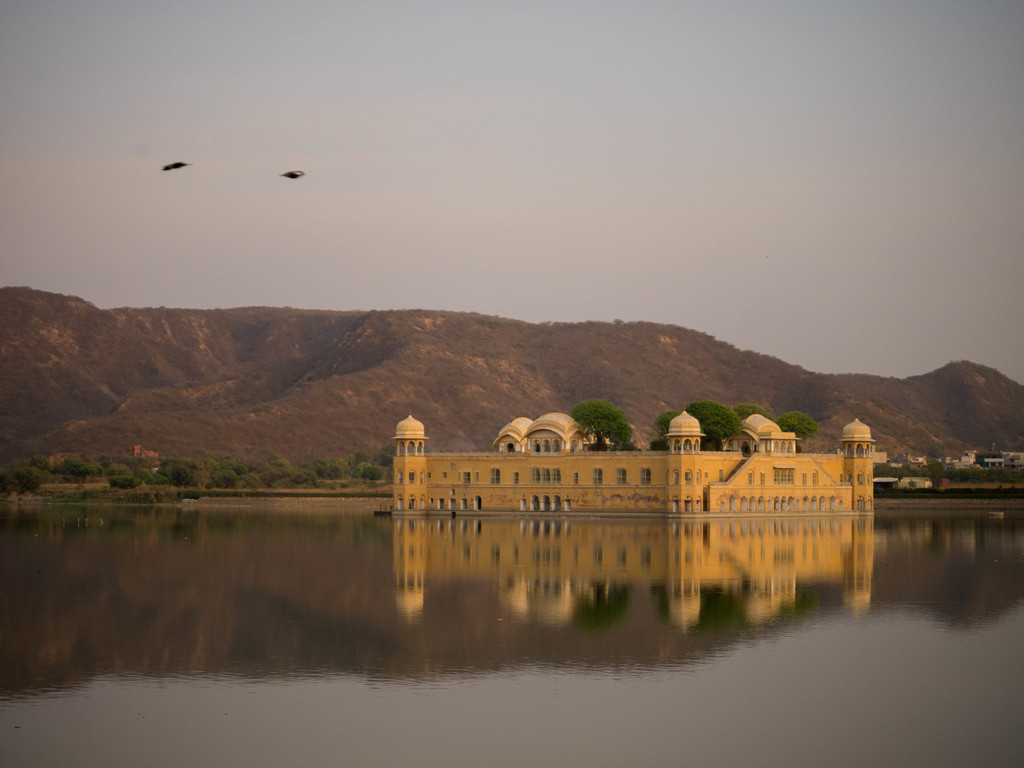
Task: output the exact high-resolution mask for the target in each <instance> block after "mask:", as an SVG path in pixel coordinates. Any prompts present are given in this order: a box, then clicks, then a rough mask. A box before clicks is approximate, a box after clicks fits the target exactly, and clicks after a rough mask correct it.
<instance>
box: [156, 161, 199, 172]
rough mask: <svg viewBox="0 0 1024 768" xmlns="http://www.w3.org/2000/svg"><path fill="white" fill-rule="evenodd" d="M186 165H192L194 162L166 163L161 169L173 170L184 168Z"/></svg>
mask: <svg viewBox="0 0 1024 768" xmlns="http://www.w3.org/2000/svg"><path fill="white" fill-rule="evenodd" d="M186 165H192V163H171V164H170V165H165V166H164V167H163V168H162V169H161V170H164V171H173V170H176V169H177V168H184V167H185V166H186Z"/></svg>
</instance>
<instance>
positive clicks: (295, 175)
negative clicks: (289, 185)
mask: <svg viewBox="0 0 1024 768" xmlns="http://www.w3.org/2000/svg"><path fill="white" fill-rule="evenodd" d="M281 175H282V176H285V177H287V178H289V179H297V178H299V176H305V175H306V172H305V171H288V173H282V174H281Z"/></svg>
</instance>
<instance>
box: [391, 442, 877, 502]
mask: <svg viewBox="0 0 1024 768" xmlns="http://www.w3.org/2000/svg"><path fill="white" fill-rule="evenodd" d="M872 466H873V464H872V459H871V457H870V456H848V455H845V454H807V453H797V454H790V455H773V454H754V455H752V456H749V457H746V456H744V455H743V454H741V453H739V452H703V451H701V452H697V453H665V452H650V451H629V452H590V451H580V452H575V453H569V452H561V453H525V452H523V453H512V454H506V453H433V454H432V453H423V454H418V455H400V456H396V457H395V462H394V468H395V487H394V497H393V503H394V511H395V512H399V513H400V512H409V513H419V514H431V513H434V514H448V515H450V514H451V513H452V512H458V511H470V510H472V511H482V512H513V511H515V512H531V511H533V512H551V511H556V512H557V511H564V512H574V513H593V514H599V513H605V514H624V513H627V514H628V513H665V512H669V513H679V514H688V513H694V514H696V513H718V512H725V513H740V512H762V511H763V512H815V511H870V510H871V509H872V508H873V491H872V477H871V471H872ZM595 470H600V472H601V475H602V477H601V480H602V482H601V483H595V482H594V479H595V477H594V476H595ZM536 472H539V473H540V476H539V480H537V481H535V477H536V474H535V473H536ZM621 473H624V481H623V482H620V481H619V480H620V478H619V474H621ZM556 477H558V478H560V480H558V481H556V480H555V478H556ZM548 478H550V479H548Z"/></svg>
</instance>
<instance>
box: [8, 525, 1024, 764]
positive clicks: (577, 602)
mask: <svg viewBox="0 0 1024 768" xmlns="http://www.w3.org/2000/svg"><path fill="white" fill-rule="evenodd" d="M4 514H5V516H6V517H5V518H4V519H3V520H2V522H0V569H2V576H3V583H4V585H5V590H4V596H3V599H2V601H0V627H3V631H2V633H0V670H2V672H0V762H3V763H5V764H11V765H67V764H70V763H72V762H73V763H74V764H76V765H86V766H89V765H97V766H99V765H104V766H109V765H140V764H145V765H155V766H160V765H167V766H171V765H182V764H188V763H191V764H212V763H216V764H220V765H271V764H281V763H287V764H303V765H336V764H338V763H344V764H351V765H394V764H396V763H399V762H405V761H415V762H417V763H419V764H421V765H480V764H483V763H486V764H490V765H498V766H502V765H520V764H523V762H527V761H528V762H531V763H533V764H538V765H557V764H564V763H572V764H576V763H579V762H582V761H585V762H587V763H589V764H594V765H622V764H626V763H629V764H634V765H664V764H675V763H678V762H679V761H680V759H682V758H681V757H680V756H681V755H685V756H686V759H687V760H695V759H699V760H700V761H701V762H702V763H704V764H708V765H736V764H744V763H746V764H751V763H757V764H778V765H783V764H785V765H792V764H797V765H801V764H808V765H809V764H821V761H822V760H825V761H826V762H828V763H829V764H833V765H855V764H858V765H859V764H863V763H864V762H866V761H871V762H876V763H883V764H901V765H962V764H967V763H970V764H982V765H1011V764H1014V765H1015V764H1017V761H1018V759H1019V749H1018V743H1019V742H1018V740H1017V739H1016V722H1017V719H1018V715H1019V712H1020V711H1022V709H1021V708H1022V705H1024V693H1022V692H1024V662H1022V661H1021V658H1020V654H1019V641H1020V638H1021V637H1024V605H1022V597H1024V523H1022V522H1021V521H1020V520H1018V519H1015V518H1013V517H1012V516H1009V515H1008V517H1007V518H1006V519H1001V520H995V519H988V518H983V519H979V520H973V519H966V520H965V519H960V520H950V519H941V513H939V515H940V519H935V520H913V521H887V520H878V521H873V520H872V519H871V518H857V517H853V516H844V517H837V518H832V517H829V516H824V517H821V518H807V517H803V518H763V517H762V518H756V517H755V518H745V519H741V520H735V521H728V522H722V521H720V520H715V519H708V520H704V521H699V522H697V523H692V524H688V523H686V522H682V521H676V522H671V521H668V522H666V521H663V520H645V521H637V522H628V523H611V522H595V521H586V520H556V519H551V520H547V521H533V520H529V521H519V520H514V519H507V520H505V519H501V520H499V519H485V520H480V521H477V520H474V519H472V518H467V519H456V520H443V521H437V520H431V521H426V520H424V521H418V520H413V521H395V522H392V521H390V520H388V519H386V518H383V519H382V518H374V517H369V516H327V515H317V516H309V515H300V514H287V515H282V514H276V515H275V514H270V515H264V514H257V513H253V512H249V513H248V514H237V515H236V514H232V513H216V514H205V513H194V512H192V513H189V512H180V511H177V510H173V511H162V512H156V513H154V512H151V511H140V512H125V510H124V509H123V508H114V507H90V508H89V509H81V510H76V509H62V510H58V511H56V512H44V513H42V515H39V514H38V513H37V512H36V511H34V510H32V511H30V512H28V513H26V512H25V511H24V508H21V509H19V510H17V511H12V510H11V509H10V508H7V509H5V510H4ZM410 526H411V527H410Z"/></svg>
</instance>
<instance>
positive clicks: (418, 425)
mask: <svg viewBox="0 0 1024 768" xmlns="http://www.w3.org/2000/svg"><path fill="white" fill-rule="evenodd" d="M425 434H426V433H425V432H424V430H423V422H422V421H418V420H416V419H414V418H413V417H412V414H411V413H410V414H409V418H407V419H402V420H401V421H400V422H398V426H397V427H396V428H395V439H396V440H397V439H399V438H410V437H424V436H425Z"/></svg>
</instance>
